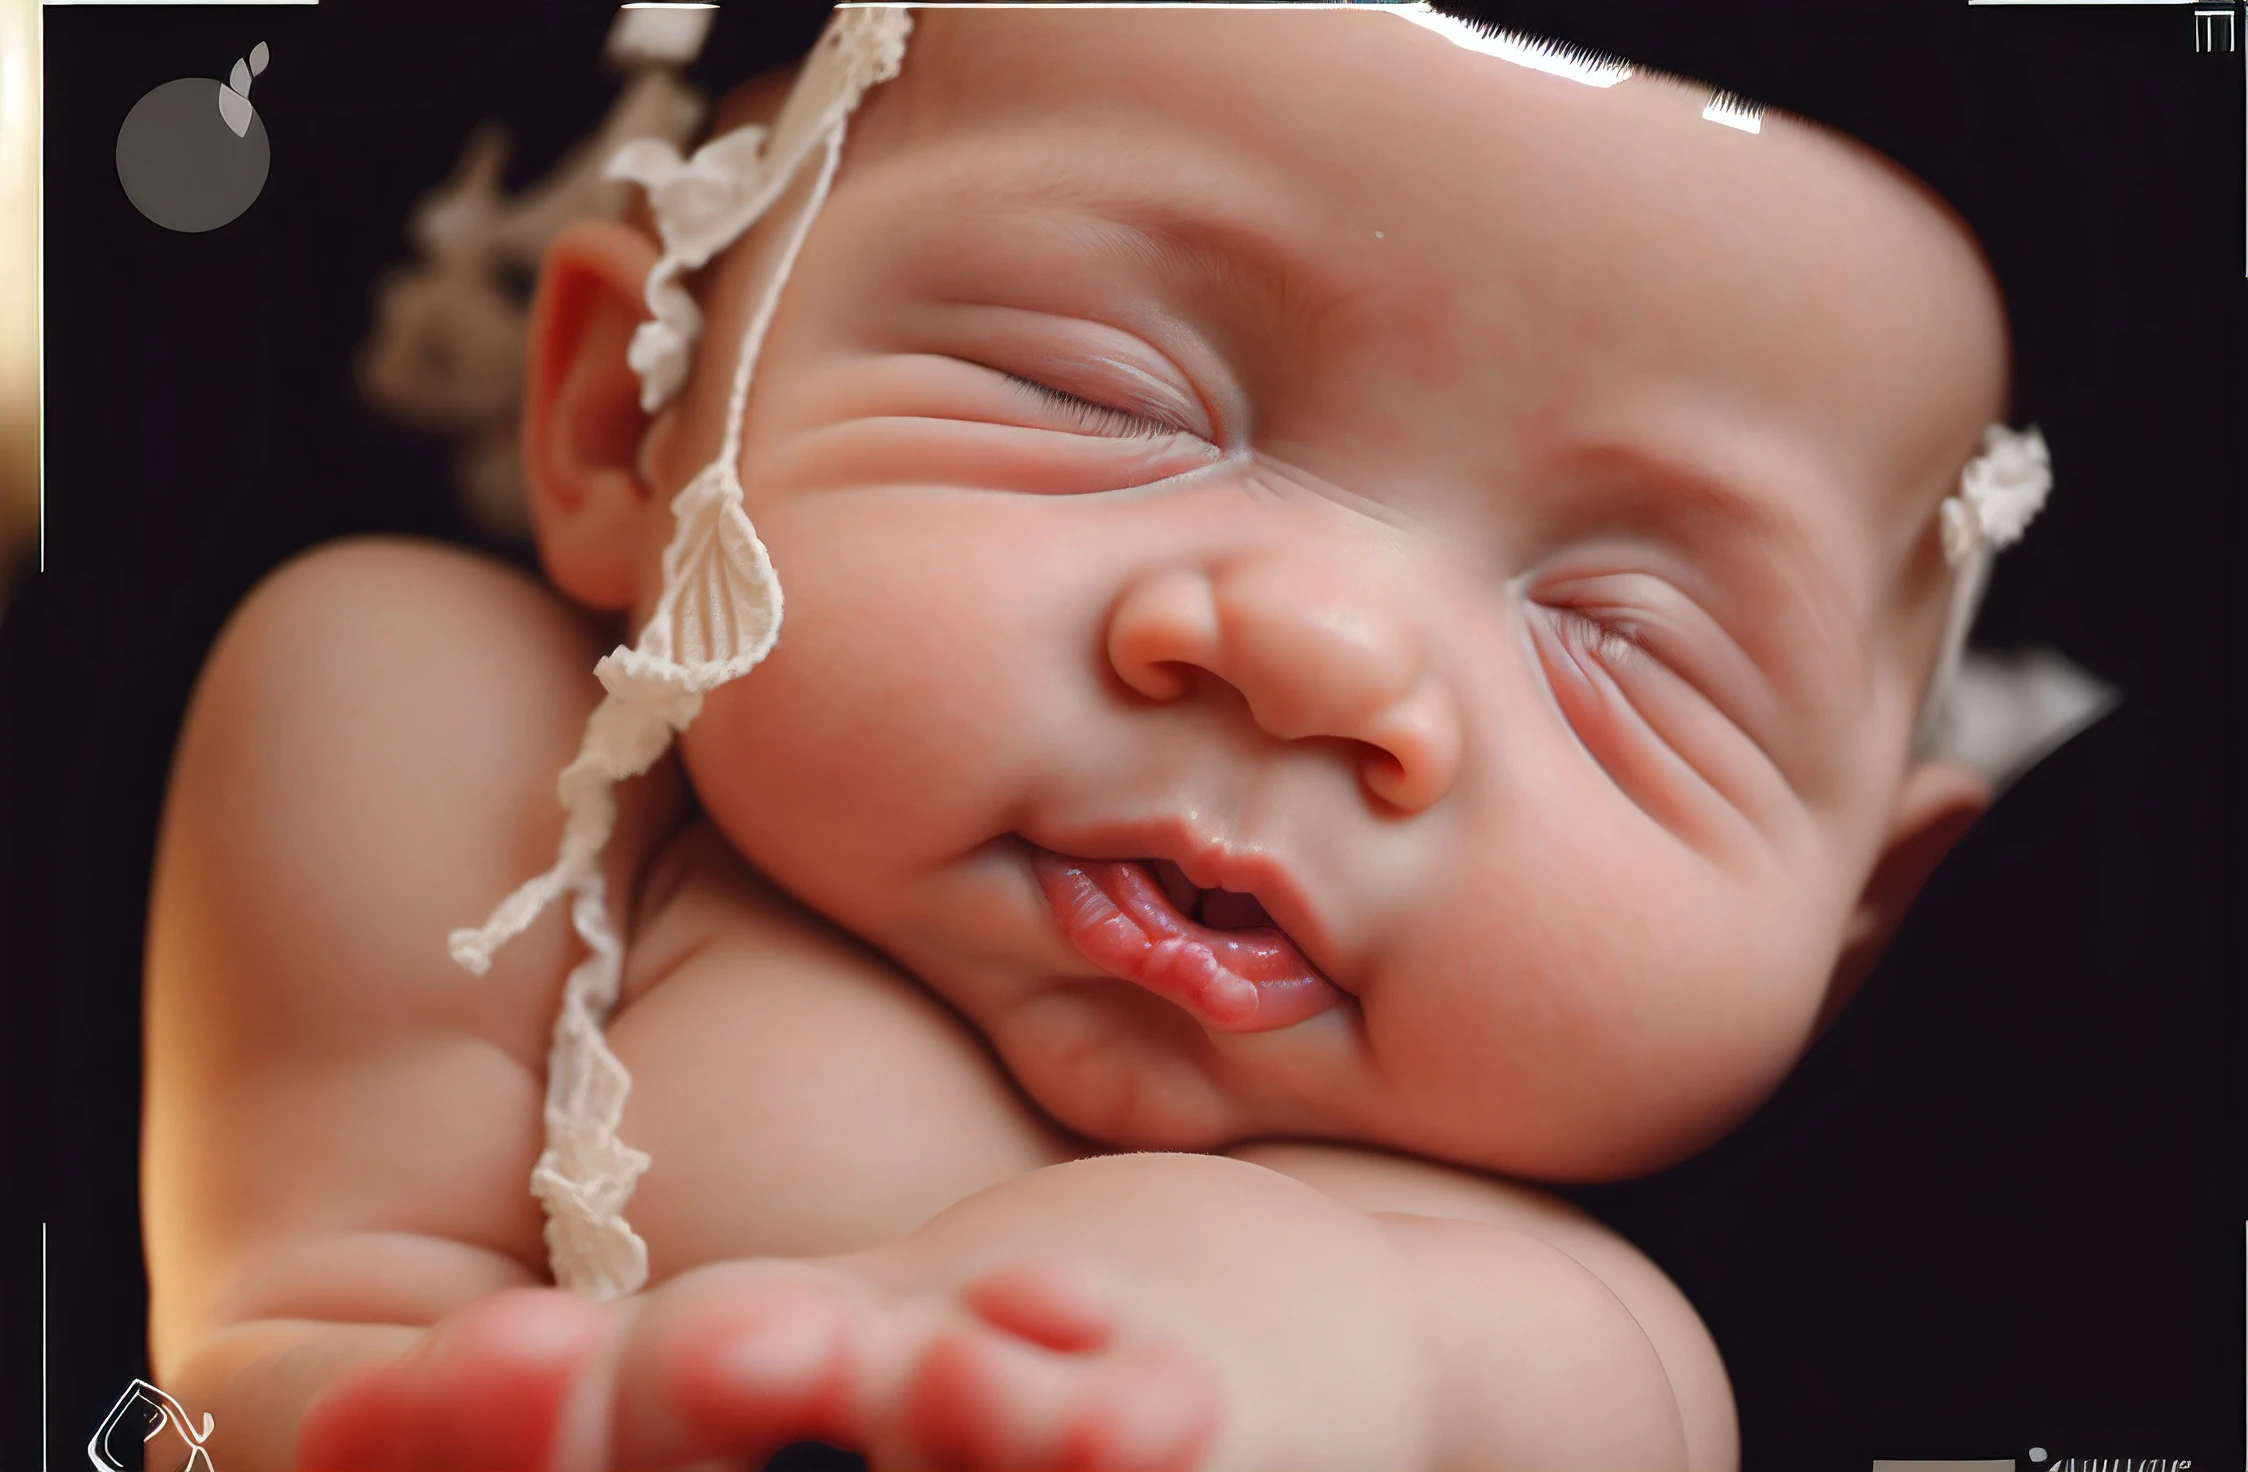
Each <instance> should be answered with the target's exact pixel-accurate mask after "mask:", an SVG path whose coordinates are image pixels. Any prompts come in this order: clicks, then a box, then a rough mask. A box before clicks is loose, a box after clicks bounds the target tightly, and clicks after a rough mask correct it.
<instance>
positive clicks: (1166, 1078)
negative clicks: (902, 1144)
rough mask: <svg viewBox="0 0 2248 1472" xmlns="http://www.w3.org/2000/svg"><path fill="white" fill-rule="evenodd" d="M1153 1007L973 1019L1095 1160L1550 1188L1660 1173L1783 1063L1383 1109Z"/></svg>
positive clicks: (1428, 1092) (1277, 1053)
mask: <svg viewBox="0 0 2248 1472" xmlns="http://www.w3.org/2000/svg"><path fill="white" fill-rule="evenodd" d="M952 1000H954V1001H955V1002H956V1004H960V1002H961V999H958V998H954V999H952ZM1149 1004H1153V1005H1149ZM1168 1006H1169V1004H1167V1003H1163V1002H1162V1001H1161V999H1160V998H1152V997H1142V998H1136V999H1135V998H1131V997H1129V996H1124V995H1119V996H1117V997H1107V998H1102V999H1101V1001H1100V1002H1099V1003H1095V1004H1092V1005H1087V1004H1086V999H1085V998H1083V997H1082V996H1076V997H1071V996H1066V995H1063V996H1047V997H1042V998H1032V999H1030V1000H1027V1001H1024V1002H1021V1003H1018V1004H1016V1005H1015V1006H1013V1007H1011V1008H1010V1009H1009V1010H1008V1012H1006V1013H1005V1014H1003V1015H997V1016H991V1017H986V1018H978V1019H976V1020H977V1021H978V1024H979V1026H981V1027H982V1028H983V1030H984V1031H985V1032H986V1035H987V1036H988V1037H989V1038H990V1039H991V1041H992V1043H993V1045H994V1047H995V1049H996V1050H997V1052H998V1053H999V1056H1000V1059H1001V1061H1002V1063H1003V1064H1004V1065H1005V1066H1006V1068H1007V1070H1008V1072H1009V1073H1010V1075H1012V1077H1013V1078H1014V1079H1015V1081H1016V1082H1017V1084H1018V1085H1019V1086H1020V1087H1021V1088H1022V1090H1023V1092H1024V1093H1025V1094H1026V1095H1027V1096H1028V1097H1029V1098H1030V1100H1031V1101H1032V1102H1033V1103H1034V1104H1035V1105H1036V1106H1037V1107H1038V1108H1039V1109H1040V1110H1041V1111H1042V1112H1044V1113H1045V1114H1046V1115H1047V1116H1049V1117H1050V1118H1051V1119H1053V1120H1054V1121H1055V1122H1056V1123H1058V1124H1060V1125H1061V1126H1063V1127H1064V1128H1065V1129H1067V1130H1069V1131H1070V1132H1071V1133H1073V1134H1076V1135H1078V1136H1081V1137H1082V1138H1084V1139H1085V1140H1086V1141H1087V1142H1088V1143H1090V1144H1092V1145H1094V1146H1097V1147H1100V1148H1103V1149H1109V1150H1178V1151H1196V1152H1204V1153H1209V1152H1218V1151H1224V1150H1228V1149H1232V1148H1235V1147H1238V1146H1241V1145H1245V1144H1249V1143H1253V1142H1258V1141H1273V1140H1295V1141H1304V1140H1318V1141H1327V1142H1332V1143H1336V1144H1342V1145H1355V1146H1361V1147H1370V1148H1374V1149H1380V1150H1386V1151H1393V1152H1396V1153H1399V1154H1404V1155H1411V1156H1416V1157H1420V1158H1424V1159H1429V1160H1435V1161H1440V1162H1444V1163H1446V1164H1450V1165H1454V1166H1458V1167H1461V1168H1464V1169H1467V1170H1472V1171H1478V1172H1483V1173H1487V1174H1492V1175H1499V1176H1508V1177H1515V1178H1520V1179H1525V1180H1536V1181H1546V1182H1554V1183H1594V1182H1601V1181H1613V1180H1623V1179H1629V1178H1631V1177H1635V1176H1641V1175H1646V1174H1650V1173H1652V1172H1654V1171H1658V1170H1661V1169H1663V1168H1665V1167H1667V1166H1670V1165H1674V1164H1676V1163H1677V1162H1678V1161H1680V1160H1683V1159H1685V1158H1686V1157H1688V1156H1690V1155H1693V1154H1695V1153H1696V1152H1698V1151H1700V1150H1701V1149H1703V1148H1705V1147H1707V1146H1708V1145H1710V1144H1711V1143H1713V1142H1714V1141H1716V1140H1717V1139H1719V1138H1720V1137H1722V1136H1723V1135H1724V1134H1726V1133H1727V1132H1729V1131H1730V1130H1731V1129H1732V1128H1734V1127H1735V1126H1736V1125H1738V1124H1739V1123H1740V1122H1741V1121H1742V1120H1743V1119H1745V1118H1747V1117H1748V1115H1750V1114H1751V1113H1753V1112H1754V1110H1755V1109H1756V1108H1757V1107H1758V1106H1759V1105H1760V1104H1761V1103H1762V1102H1763V1101H1764V1099H1765V1098H1767V1097H1769V1095H1770V1093H1771V1092H1772V1090H1773V1089H1774V1088H1776V1087H1777V1085H1778V1082H1779V1080H1780V1079H1781V1078H1783V1077H1785V1074H1786V1072H1787V1067H1788V1066H1789V1065H1791V1064H1792V1061H1793V1058H1792V1056H1790V1057H1789V1058H1788V1059H1786V1060H1785V1061H1784V1062H1781V1061H1775V1060H1773V1059H1771V1058H1770V1057H1765V1058H1762V1059H1760V1060H1758V1061H1757V1062H1755V1063H1748V1062H1745V1061H1744V1063H1743V1064H1742V1066H1739V1067H1734V1068H1729V1069H1726V1070H1724V1076H1721V1077H1719V1076H1711V1074H1710V1073H1709V1072H1707V1071H1704V1070H1699V1069H1695V1070H1689V1069H1685V1068H1680V1069H1677V1070H1674V1071H1673V1076H1671V1077H1670V1078H1668V1079H1666V1080H1663V1081H1660V1082H1657V1081H1654V1080H1650V1079H1648V1078H1647V1077H1645V1076H1644V1075H1642V1076H1640V1077H1637V1078H1635V1079H1632V1080H1630V1081H1629V1082H1628V1083H1627V1082H1626V1081H1625V1080H1622V1079H1618V1080H1616V1084H1617V1087H1616V1088H1615V1089H1613V1090H1608V1089H1602V1088H1592V1089H1585V1088H1582V1087H1572V1088H1565V1089H1547V1090H1528V1091H1525V1094H1526V1095H1528V1096H1534V1095H1536V1094H1537V1093H1547V1094H1548V1095H1549V1096H1550V1097H1549V1099H1548V1101H1547V1102H1546V1103H1545V1104H1544V1105H1542V1106H1540V1105H1539V1104H1536V1103H1534V1102H1529V1099H1528V1098H1526V1099H1525V1100H1524V1101H1523V1102H1521V1103H1518V1104H1516V1105H1515V1106H1514V1107H1506V1106H1504V1105H1494V1103H1493V1099H1492V1092H1493V1091H1492V1090H1491V1089H1490V1088H1489V1087H1488V1080H1486V1079H1483V1078H1471V1079H1460V1080H1456V1081H1454V1083H1453V1085H1452V1086H1449V1087H1448V1086H1447V1085H1446V1083H1445V1081H1443V1080H1428V1079H1424V1080H1423V1081H1422V1082H1421V1084H1420V1086H1419V1087H1417V1088H1416V1089H1415V1090H1414V1091H1413V1092H1412V1094H1411V1095H1410V1097H1399V1096H1398V1095H1397V1094H1395V1093H1393V1092H1391V1091H1390V1090H1389V1089H1387V1088H1386V1087H1385V1086H1384V1083H1383V1081H1382V1080H1381V1079H1379V1078H1376V1077H1371V1076H1369V1075H1368V1073H1367V1072H1366V1071H1365V1070H1364V1069H1363V1068H1358V1069H1353V1070H1348V1071H1345V1070H1331V1069H1322V1068H1319V1067H1316V1066H1313V1065H1312V1064H1311V1063H1309V1062H1307V1061H1306V1060H1305V1059H1304V1058H1301V1057H1299V1058H1295V1059H1290V1058H1289V1056H1288V1051H1289V1050H1285V1049H1282V1048H1272V1047H1269V1046H1267V1047H1264V1048H1263V1049H1262V1051H1261V1055H1260V1049H1259V1048H1258V1047H1257V1046H1252V1047H1251V1048H1249V1049H1247V1050H1243V1051H1241V1052H1234V1053H1230V1054H1229V1051H1228V1048H1227V1044H1228V1042H1229V1041H1230V1040H1226V1039H1222V1038H1215V1037H1212V1036H1211V1035H1210V1034H1208V1033H1206V1032H1204V1031H1203V1030H1202V1029H1201V1027H1200V1026H1199V1024H1197V1023H1195V1022H1194V1021H1193V1020H1192V1019H1189V1018H1187V1017H1185V1016H1184V1015H1183V1014H1180V1013H1178V1011H1177V1009H1176V1008H1170V1013H1171V1015H1169V1016H1166V1015H1165V1014H1164V1012H1163V1010H1162V1009H1163V1008H1166V1007H1168ZM964 1010H967V1009H966V1007H964ZM971 1015H972V1014H971ZM1316 1023H1317V1020H1316V1019H1315V1020H1314V1023H1311V1024H1305V1026H1306V1027H1307V1028H1308V1027H1312V1026H1314V1025H1316ZM1330 1026H1332V1027H1334V1028H1335V1029H1336V1030H1338V1031H1340V1030H1341V1027H1342V1026H1343V1024H1341V1023H1340V1022H1339V1020H1338V1022H1337V1023H1335V1024H1330ZM1288 1041H1290V1042H1309V1041H1311V1040H1309V1039H1291V1040H1288ZM1337 1041H1340V1040H1339V1039H1338V1040H1337ZM1353 1046H1354V1045H1353ZM1434 1051H1439V1052H1440V1051H1441V1049H1438V1050H1434ZM1301 1052H1302V1053H1303V1054H1306V1055H1309V1056H1310V1057H1311V1058H1313V1059H1320V1060H1321V1061H1323V1062H1325V1063H1328V1064H1332V1063H1333V1062H1334V1061H1335V1057H1336V1053H1335V1052H1333V1051H1330V1050H1328V1049H1323V1048H1319V1047H1317V1046H1316V1045H1314V1046H1312V1047H1308V1048H1305V1049H1302V1050H1301ZM1322 1055H1324V1056H1323V1057H1322ZM1545 1061H1546V1064H1547V1069H1546V1070H1545V1071H1547V1072H1549V1074H1550V1077H1551V1078H1552V1079H1554V1080H1561V1079H1571V1078H1577V1077H1580V1076H1581V1074H1582V1072H1583V1068H1582V1067H1580V1066H1579V1065H1583V1066H1585V1067H1589V1066H1590V1063H1591V1060H1589V1059H1583V1060H1577V1063H1576V1064H1572V1063H1570V1062H1568V1061H1565V1060H1558V1059H1551V1058H1549V1059H1547V1060H1545ZM1291 1065H1292V1066H1291ZM1651 1084H1652V1085H1653V1087H1650V1085H1651ZM1602 1095H1607V1096H1608V1097H1627V1098H1632V1099H1635V1100H1639V1101H1642V1102H1641V1103H1640V1104H1639V1107H1636V1108H1633V1109H1631V1110H1630V1111H1629V1112H1628V1113H1627V1114H1624V1115H1622V1116H1619V1115H1618V1114H1617V1113H1616V1112H1615V1111H1613V1110H1611V1109H1607V1108H1602V1107H1599V1106H1598V1105H1597V1104H1593V1105H1591V1106H1590V1107H1583V1106H1582V1104H1581V1101H1584V1100H1587V1099H1598V1098H1599V1097H1600V1096H1602ZM1572 1101H1576V1102H1572Z"/></svg>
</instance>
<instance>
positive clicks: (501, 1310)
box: [298, 1260, 1218, 1472]
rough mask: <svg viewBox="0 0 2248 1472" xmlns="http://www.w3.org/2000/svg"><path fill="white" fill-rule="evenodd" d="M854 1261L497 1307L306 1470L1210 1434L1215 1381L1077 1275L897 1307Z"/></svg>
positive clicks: (665, 1459)
mask: <svg viewBox="0 0 2248 1472" xmlns="http://www.w3.org/2000/svg"><path fill="white" fill-rule="evenodd" d="M848 1261H849V1260H843V1261H842V1262H839V1263H838V1264H837V1265H832V1266H831V1265H827V1264H812V1263H796V1262H746V1263H722V1264H717V1265H713V1266H711V1267H706V1268H702V1269H698V1270H696V1271H694V1272H690V1273H687V1274H684V1275H682V1276H681V1277H679V1278H676V1279H673V1280H672V1281H671V1282H669V1283H666V1284H665V1285H664V1286H663V1287H661V1288H659V1289H657V1290H656V1291H654V1292H653V1293H650V1294H646V1295H643V1296H641V1297H639V1298H637V1299H634V1300H630V1301H628V1302H626V1303H622V1304H617V1305H611V1306H608V1307H602V1306H597V1305H594V1304H591V1303H588V1302H586V1301H585V1300H583V1299H581V1298H577V1297H575V1296H573V1295H570V1294H565V1293H562V1292H560V1291H559V1290H522V1291H517V1292H511V1293H503V1294H499V1295H495V1296H494V1297H492V1298H490V1299H487V1300H485V1301H483V1302H482V1303H480V1304H478V1305H477V1306H476V1307H474V1308H472V1309H470V1310H468V1311H467V1312H465V1313H463V1314H461V1315H459V1316H457V1317H455V1318H453V1319H450V1320H447V1321H445V1322H444V1323H442V1324H439V1325H437V1326H436V1327H435V1328H433V1329H431V1331H430V1332H429V1335H428V1337H427V1338H426V1339H425V1340H424V1341H423V1343H422V1344H421V1346H420V1347H418V1348H417V1349H415V1350H414V1351H413V1352H412V1353H410V1354H408V1355H406V1356H404V1357H402V1358H400V1359H398V1360H394V1361H391V1362H388V1363H385V1364H383V1365H379V1366H375V1367H372V1368H370V1369H367V1370H363V1371H361V1372H359V1373H358V1374H357V1375H355V1376H353V1377H351V1378H350V1379H348V1380H346V1381H344V1382H342V1383H340V1384H339V1385H338V1386H337V1387H336V1388H335V1389H333V1390H331V1391H330V1392H329V1393H328V1394H327V1395H325V1396H324V1397H322V1399H321V1400H320V1401H319V1402H317V1403H316V1404H315V1405H314V1407H313V1409H312V1411H311V1412H310V1413H309V1414H308V1415H307V1416H306V1418H305V1423H304V1428H303V1430H302V1432H301V1434H300V1438H299V1443H298V1450H299V1463H300V1465H302V1466H304V1467H306V1468H309V1469H315V1472H352V1469H359V1468H366V1469H370V1472H372V1469H431V1472H434V1469H462V1472H468V1469H479V1472H489V1469H494V1468H533V1467H566V1468H573V1469H575V1468H595V1467H601V1468H612V1467H613V1468H632V1469H636V1472H637V1469H655V1468H664V1467H685V1466H692V1465H701V1464H704V1463H707V1462H710V1461H714V1460H722V1461H726V1462H730V1463H742V1464H746V1465H748V1466H751V1467H755V1466H760V1465H762V1464H763V1461H764V1459H765V1458H767V1457H769V1456H771V1455H772V1454H773V1453H774V1452H776V1451H778V1450H780V1449H781V1448H782V1447H784V1446H787V1445H789V1444H790V1443H793V1442H798V1441H807V1440H819V1441H825V1442H829V1443H832V1444H835V1445H839V1446H844V1447H848V1448H852V1449H854V1450H860V1451H864V1452H866V1453H867V1454H868V1455H869V1458H870V1460H871V1461H872V1463H873V1464H874V1465H875V1466H877V1467H884V1466H891V1465H898V1464H904V1465H911V1466H917V1467H929V1466H937V1467H947V1466H959V1467H974V1468H977V1469H982V1472H1001V1469H1005V1468H1011V1467H1019V1468H1044V1469H1058V1468H1104V1469H1105V1468H1114V1469H1126V1468H1132V1469H1142V1468H1144V1469H1154V1468H1170V1467H1185V1466H1189V1465H1192V1464H1193V1463H1194V1462H1195V1461H1196V1460H1197V1459H1198V1458H1199V1456H1200V1454H1201V1453H1202V1452H1203V1451H1205V1450H1207V1448H1208V1447H1209V1445H1210V1443H1211V1441H1212V1439H1213V1438H1214V1436H1215V1433H1216V1431H1217V1429H1218V1405H1217V1399H1216V1393H1215V1391H1214V1389H1213V1387H1212V1378H1211V1377H1210V1376H1209V1375H1208V1374H1207V1373H1203V1372H1201V1371H1200V1369H1199V1367H1197V1366H1196V1365H1195V1364H1194V1363H1193V1362H1192V1361H1191V1360H1190V1359H1189V1358H1188V1357H1187V1356H1186V1355H1184V1354H1183V1353H1182V1352H1180V1351H1177V1350H1175V1349H1172V1348H1169V1347H1167V1346H1165V1345H1162V1344H1159V1343H1153V1342H1147V1341H1134V1340H1133V1339H1132V1338H1131V1337H1130V1336H1127V1335H1125V1334H1123V1333H1121V1332H1120V1330H1119V1326H1118V1323H1117V1317H1116V1315H1115V1313H1114V1312H1113V1310H1112V1308H1111V1306H1110V1305H1109V1304H1108V1303H1107V1302H1106V1301H1104V1300H1103V1299H1102V1298H1101V1297H1100V1296H1099V1295H1097V1294H1095V1293H1094V1292H1092V1291H1091V1290H1090V1289H1089V1288H1088V1287H1087V1286H1086V1285H1085V1284H1084V1283H1082V1282H1081V1281H1080V1280H1078V1279H1077V1278H1076V1276H1075V1275H1073V1274H1071V1273H1069V1272H1068V1271H1066V1270H1065V1269H1062V1268H1060V1267H1058V1266H1050V1265H1049V1266H1024V1267H1013V1268H1006V1269H1001V1270H998V1271H993V1272H985V1273H982V1274H980V1275H977V1276H975V1277H973V1278H971V1279H970V1280H969V1281H968V1282H966V1283H964V1284H960V1285H958V1286H957V1288H955V1289H953V1290H951V1291H939V1292H928V1291H925V1290H921V1291H908V1292H907V1293H906V1294H904V1295H900V1294H897V1293H895V1292H893V1291H885V1288H890V1289H894V1288H895V1287H897V1286H899V1285H896V1284H886V1285H884V1286H883V1287H878V1286H877V1285H876V1284H875V1283H874V1282H872V1281H870V1280H869V1279H868V1278H867V1277H866V1276H863V1275H861V1274H860V1273H858V1272H854V1271H851V1270H849V1268H848V1266H847V1263H848Z"/></svg>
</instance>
